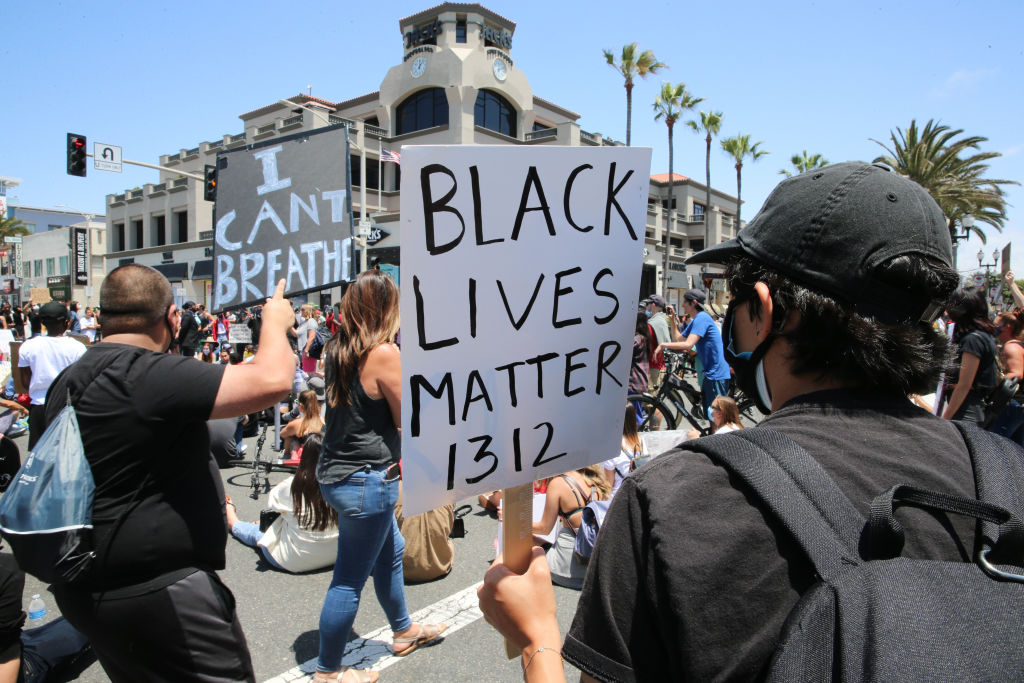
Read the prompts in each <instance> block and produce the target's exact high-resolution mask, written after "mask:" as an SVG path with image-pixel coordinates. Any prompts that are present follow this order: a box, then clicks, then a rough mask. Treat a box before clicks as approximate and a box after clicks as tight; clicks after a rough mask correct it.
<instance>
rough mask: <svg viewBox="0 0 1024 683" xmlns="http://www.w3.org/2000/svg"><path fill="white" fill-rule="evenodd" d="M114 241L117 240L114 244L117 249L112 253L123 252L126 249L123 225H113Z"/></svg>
mask: <svg viewBox="0 0 1024 683" xmlns="http://www.w3.org/2000/svg"><path fill="white" fill-rule="evenodd" d="M114 239H115V240H117V241H116V242H115V243H114V246H116V247H117V248H116V249H114V251H124V250H125V249H127V248H128V245H127V244H126V243H125V232H124V223H115V224H114Z"/></svg>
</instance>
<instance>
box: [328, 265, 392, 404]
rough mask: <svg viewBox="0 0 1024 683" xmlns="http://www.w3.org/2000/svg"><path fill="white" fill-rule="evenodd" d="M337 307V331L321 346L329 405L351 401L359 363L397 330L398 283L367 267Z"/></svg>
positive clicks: (390, 339) (388, 340) (389, 340)
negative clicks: (338, 318) (350, 391)
mask: <svg viewBox="0 0 1024 683" xmlns="http://www.w3.org/2000/svg"><path fill="white" fill-rule="evenodd" d="M338 306H339V315H340V318H341V319H340V320H339V321H338V322H339V326H338V331H337V333H336V334H335V335H334V336H333V337H331V339H330V341H328V342H327V345H326V347H325V348H324V365H325V374H326V375H327V377H329V378H330V379H331V381H330V382H329V383H328V385H327V403H328V405H330V406H331V407H332V408H335V407H337V406H339V405H340V406H348V405H349V404H350V403H351V399H350V397H349V389H350V387H351V386H352V381H353V379H354V378H355V376H356V374H357V373H358V371H359V363H360V361H362V360H363V358H365V357H366V354H368V353H369V352H370V351H372V350H373V349H374V348H376V347H377V346H378V345H380V344H384V343H386V342H392V341H394V339H395V335H396V334H397V333H398V326H399V317H398V286H397V285H396V284H395V281H394V280H392V279H391V278H390V277H389V276H388V275H387V273H384V272H383V271H380V270H367V271H365V272H362V273H360V274H359V277H357V278H356V281H355V282H353V283H352V284H350V285H349V286H348V288H347V289H346V290H345V294H344V296H342V297H341V303H340V304H339V305H338Z"/></svg>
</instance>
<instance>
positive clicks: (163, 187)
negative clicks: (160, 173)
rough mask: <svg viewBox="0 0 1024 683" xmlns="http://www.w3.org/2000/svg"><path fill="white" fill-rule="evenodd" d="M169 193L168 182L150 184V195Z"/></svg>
mask: <svg viewBox="0 0 1024 683" xmlns="http://www.w3.org/2000/svg"><path fill="white" fill-rule="evenodd" d="M166 193H167V183H158V184H156V185H150V186H149V196H150V197H156V196H158V195H162V194H166Z"/></svg>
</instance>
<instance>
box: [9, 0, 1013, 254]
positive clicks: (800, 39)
mask: <svg viewBox="0 0 1024 683" xmlns="http://www.w3.org/2000/svg"><path fill="white" fill-rule="evenodd" d="M433 4H435V3H433V2H432V0H424V1H422V2H409V1H407V0H400V1H392V2H387V3H365V2H359V3H356V2H347V1H344V0H333V1H332V2H321V1H319V0H310V1H308V2H305V3H301V4H299V3H286V2H281V1H280V0H277V1H276V2H265V1H263V0H251V1H249V2H244V3H243V2H194V1H192V0H181V1H179V2H176V3H164V4H159V3H138V2H117V1H113V0H94V1H90V2H72V1H66V2H48V1H46V0H39V1H37V2H21V3H13V2H12V3H6V4H5V7H4V10H3V16H4V19H5V24H6V26H5V28H6V30H5V31H4V40H3V41H2V43H0V53H2V57H3V63H4V64H5V65H6V67H7V68H6V69H5V74H4V84H5V91H6V97H5V102H4V105H3V107H2V108H0V131H3V132H2V134H0V175H4V176H13V177H17V178H21V179H22V181H23V182H22V185H21V186H20V187H18V188H16V189H14V190H13V191H12V192H11V194H12V195H14V197H16V200H15V202H14V203H17V204H22V205H31V206H55V205H57V204H67V205H69V206H72V207H75V208H77V209H80V210H83V211H94V212H102V211H103V209H104V201H105V200H104V197H105V195H107V194H111V193H120V192H123V191H124V190H125V189H128V188H132V187H135V186H141V185H142V184H144V183H146V182H155V179H156V177H157V173H156V171H151V170H146V169H140V168H134V167H130V166H125V172H124V173H123V174H116V173H108V172H103V171H96V170H94V169H93V168H92V166H91V162H90V164H89V172H88V173H89V176H88V178H85V179H83V178H75V177H71V176H68V175H66V174H65V168H64V144H65V133H67V132H69V131H71V132H76V133H81V134H84V135H86V136H87V137H88V139H89V141H90V151H91V148H92V144H91V143H92V142H93V141H98V142H105V143H109V144H116V145H120V146H121V147H122V148H123V150H124V157H125V158H126V159H134V160H139V161H144V162H147V163H157V162H158V157H159V155H160V154H168V153H174V152H177V151H178V150H179V149H181V148H191V147H195V146H197V145H198V144H199V143H200V142H202V141H206V140H216V139H219V138H220V137H221V136H222V135H224V134H225V133H240V132H242V130H243V126H242V123H241V121H240V120H239V119H238V115H239V114H241V113H243V112H247V111H250V110H253V109H256V108H258V107H261V106H264V105H266V104H269V103H271V102H274V101H275V100H277V99H279V98H282V97H289V96H292V95H295V94H298V93H300V92H305V91H306V86H307V85H312V93H313V95H315V96H318V97H323V98H325V99H328V100H332V101H340V100H344V99H348V98H351V97H355V96H358V95H362V94H365V93H369V92H373V91H375V90H377V89H378V87H379V85H380V82H381V80H382V79H383V77H384V75H385V74H386V72H387V69H388V68H390V67H391V66H393V65H395V64H398V63H400V61H401V58H402V54H403V45H402V39H401V35H400V33H399V28H398V20H399V19H400V18H401V17H404V16H408V15H410V14H414V13H416V12H419V11H421V10H424V9H427V8H429V7H431V6H433ZM483 4H484V6H486V7H488V8H489V9H491V10H493V11H495V12H497V13H499V14H501V15H503V16H505V17H507V18H509V19H511V20H512V21H514V22H516V24H517V27H516V32H515V35H514V37H513V43H512V51H511V55H512V58H513V59H514V60H515V65H516V67H517V68H519V69H521V70H522V71H523V72H524V73H525V74H526V76H527V78H528V79H529V81H530V84H531V86H532V88H533V91H534V94H535V95H537V96H540V97H543V98H545V99H547V100H551V101H553V102H555V103H557V104H559V105H561V106H564V107H566V108H568V109H571V110H573V111H576V112H578V113H579V114H581V115H582V116H581V119H580V125H581V126H582V128H583V129H584V130H587V131H591V132H599V133H603V134H605V135H607V136H610V137H613V138H615V139H617V140H624V139H625V92H624V90H623V87H622V79H621V77H620V76H619V75H618V74H617V73H616V72H615V71H613V70H612V69H611V68H610V67H609V66H607V65H606V64H605V63H604V59H603V58H602V56H601V50H602V49H603V48H609V49H612V50H614V51H618V50H619V49H621V47H622V45H623V44H625V43H628V42H631V41H634V40H635V41H638V42H639V43H640V45H641V46H642V47H644V48H650V49H651V50H653V51H654V52H655V54H656V55H657V56H658V58H659V59H661V60H662V61H664V62H666V63H668V64H669V66H670V68H669V69H668V70H666V71H664V72H662V73H661V74H659V75H656V76H654V77H651V78H649V79H648V80H647V81H639V82H638V84H637V86H636V88H635V89H634V101H633V144H634V145H643V146H650V147H652V148H653V150H654V160H653V167H652V172H655V173H657V172H667V171H668V150H667V133H666V128H665V125H664V123H662V122H656V121H654V120H653V117H652V112H651V103H652V102H653V100H654V97H655V95H656V93H657V91H658V90H659V89H660V83H661V82H662V81H664V80H668V81H671V82H673V83H676V82H680V81H681V82H684V83H686V85H687V87H688V89H689V90H690V91H691V92H693V93H694V94H695V95H697V96H699V97H704V98H705V102H704V103H702V104H701V105H700V108H707V109H714V110H718V111H722V112H723V113H724V121H723V128H722V135H723V137H728V136H731V135H735V134H737V133H749V134H751V135H752V136H753V139H754V140H761V141H763V143H764V144H763V148H764V149H766V150H768V151H769V152H771V154H770V155H769V156H765V157H762V158H761V159H760V160H759V161H758V162H756V163H753V164H750V163H748V164H746V165H745V166H744V169H743V198H744V199H745V200H746V201H745V204H744V209H743V215H744V217H745V218H748V219H749V218H750V217H752V216H753V215H754V213H755V212H756V210H757V208H759V207H760V205H761V204H762V202H763V201H764V199H765V197H766V196H767V194H768V193H769V192H770V191H771V189H772V187H774V186H775V184H776V183H777V182H778V181H779V180H780V179H781V176H780V175H779V174H778V171H779V169H780V168H783V167H786V166H788V165H789V157H790V156H791V155H792V154H794V153H799V152H800V151H801V150H803V149H806V150H808V151H809V152H811V153H820V154H822V155H824V156H825V157H826V158H827V159H829V160H830V161H833V162H838V161H846V160H871V159H873V158H874V157H875V156H877V155H878V154H880V153H881V152H882V150H881V148H880V147H878V146H877V145H876V144H874V143H873V142H871V141H870V138H875V139H879V140H883V141H887V140H888V136H889V133H890V131H893V130H895V128H896V127H897V126H898V127H904V128H905V127H906V126H907V125H908V124H909V123H910V121H911V119H914V118H916V119H917V120H918V122H919V123H922V124H923V123H924V122H925V121H927V120H928V119H931V118H934V119H939V120H941V121H942V122H943V123H945V124H948V125H950V126H951V127H953V128H962V129H964V130H965V132H966V133H967V134H971V135H982V136H985V137H987V138H989V142H988V143H986V145H985V146H984V147H983V149H984V150H992V151H998V152H1001V153H1002V154H1003V157H1002V158H1001V159H998V160H996V161H994V162H993V163H992V169H991V172H990V176H991V177H996V178H1006V179H1010V180H1016V181H1024V125H1022V121H1024V106H1022V105H1024V88H1022V87H1021V86H1022V80H1021V77H1020V74H1021V73H1024V40H1022V38H1021V30H1022V29H1024V3H1021V2H1019V0H991V1H989V2H984V3H972V2H967V1H966V0H964V1H961V2H954V1H947V0H933V1H931V2H918V1H913V2H909V1H908V2H892V1H890V2H886V3H880V2H878V3H836V2H829V1H825V0H818V1H817V2H795V1H792V2H790V1H787V0H776V1H775V2H770V3H769V2H764V1H763V0H758V1H756V2H747V1H743V2H738V1H737V2H732V1H729V0H722V1H721V2H717V3H695V4H692V5H691V4H683V3H678V2H647V3H636V4H630V3H621V2H618V3H611V2H604V1H599V2H587V3H580V2H574V3H570V2H562V3H556V2H533V1H532V0H530V1H523V2H507V1H505V0H492V1H491V2H486V3H483ZM623 8H626V9H627V10H628V11H623ZM74 36H78V38H77V39H76V38H74ZM1013 74H1018V75H1017V76H1014V75H1013ZM675 170H676V172H677V173H682V174H684V175H692V176H694V177H696V178H698V179H702V178H703V176H704V145H703V140H702V139H701V138H700V137H698V136H697V135H696V134H694V133H692V132H691V131H689V130H688V129H685V128H680V129H677V132H676V135H675ZM711 181H712V185H714V186H715V187H719V188H721V189H723V190H725V191H728V192H730V193H735V191H736V177H735V171H734V169H733V164H732V161H731V160H730V159H729V158H728V157H726V156H725V154H724V152H722V151H720V148H719V146H718V142H717V141H716V142H715V143H714V148H713V150H712V163H711ZM1008 197H1009V201H1010V203H1011V205H1012V206H1011V207H1010V209H1009V221H1008V223H1007V226H1006V229H1005V230H1004V231H1003V233H1002V234H999V233H996V232H995V231H994V230H992V229H987V232H988V233H989V240H988V245H986V246H985V247H984V249H985V252H986V254H987V257H988V258H987V259H986V260H990V257H991V252H992V249H993V248H995V247H999V248H1001V247H1002V246H1003V245H1004V244H1006V243H1007V242H1008V241H1013V242H1016V244H1015V246H1014V250H1015V253H1014V258H1013V265H1014V266H1016V267H1015V270H1016V271H1017V272H1018V273H1024V189H1022V188H1020V187H1011V188H1009V190H1008ZM981 246H982V245H981V244H980V241H979V240H978V239H977V238H972V239H971V240H969V241H968V242H967V243H966V244H962V245H961V249H960V252H961V258H960V264H959V265H960V267H961V268H962V269H969V268H971V267H972V266H973V267H976V264H977V261H976V258H975V254H976V253H977V251H978V249H979V247H981Z"/></svg>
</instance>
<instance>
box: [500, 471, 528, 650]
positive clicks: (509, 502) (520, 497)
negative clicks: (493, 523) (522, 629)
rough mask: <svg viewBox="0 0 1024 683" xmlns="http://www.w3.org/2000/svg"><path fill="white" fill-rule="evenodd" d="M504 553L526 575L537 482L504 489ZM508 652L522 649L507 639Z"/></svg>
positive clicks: (514, 569) (513, 565) (510, 566)
mask: <svg viewBox="0 0 1024 683" xmlns="http://www.w3.org/2000/svg"><path fill="white" fill-rule="evenodd" d="M501 510H502V513H501V519H502V539H501V540H502V548H503V550H502V552H503V553H504V558H505V566H507V567H508V568H509V569H511V570H512V571H514V572H516V573H517V574H525V573H526V570H527V569H528V568H529V567H530V554H531V553H532V552H533V482H529V483H526V484H522V485H520V486H513V487H512V488H507V489H504V491H502V495H501ZM505 655H506V656H507V657H508V658H509V659H514V658H515V657H518V656H519V655H520V651H519V648H518V647H516V646H515V645H513V644H512V643H511V642H509V641H508V640H506V641H505Z"/></svg>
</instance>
